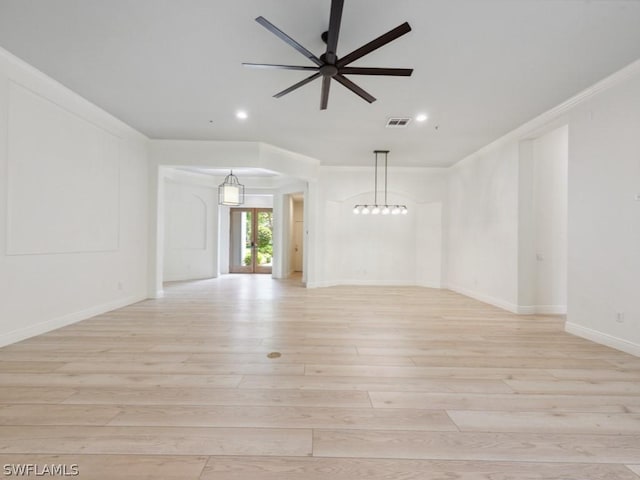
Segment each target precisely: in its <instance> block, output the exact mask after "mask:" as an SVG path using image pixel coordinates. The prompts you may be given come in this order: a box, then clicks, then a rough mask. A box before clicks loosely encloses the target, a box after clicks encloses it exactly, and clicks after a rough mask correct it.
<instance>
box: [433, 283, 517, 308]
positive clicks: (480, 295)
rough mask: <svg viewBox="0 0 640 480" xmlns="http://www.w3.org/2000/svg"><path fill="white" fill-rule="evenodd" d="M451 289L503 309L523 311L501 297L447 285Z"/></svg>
mask: <svg viewBox="0 0 640 480" xmlns="http://www.w3.org/2000/svg"><path fill="white" fill-rule="evenodd" d="M446 288H448V289H449V290H453V291H454V292H457V293H460V294H462V295H464V296H466V297H471V298H474V299H476V300H480V301H481V302H484V303H488V304H489V305H493V306H494V307H498V308H502V309H503V310H507V311H509V312H512V313H522V312H520V308H521V307H519V306H518V305H516V304H514V303H509V302H507V301H505V300H502V299H500V298H495V297H492V296H490V295H485V294H484V293H479V292H475V291H473V290H469V289H467V288H464V287H458V286H457V285H451V284H449V285H447V287H446Z"/></svg>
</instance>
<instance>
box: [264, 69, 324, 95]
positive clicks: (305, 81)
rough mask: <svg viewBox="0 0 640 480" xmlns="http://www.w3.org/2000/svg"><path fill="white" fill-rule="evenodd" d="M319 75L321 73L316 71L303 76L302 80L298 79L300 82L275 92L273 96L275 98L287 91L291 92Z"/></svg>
mask: <svg viewBox="0 0 640 480" xmlns="http://www.w3.org/2000/svg"><path fill="white" fill-rule="evenodd" d="M320 76H322V74H321V73H320V72H318V73H314V74H313V75H311V76H310V77H307V78H305V79H304V80H302V81H300V82H298V83H296V84H295V85H291V86H290V87H289V88H287V89H285V90H283V91H281V92H278V93H276V94H275V95H274V97H275V98H280V97H283V96H285V95H286V94H287V93H291V92H293V91H294V90H297V89H298V88H300V87H302V86H304V85H306V84H307V83H309V82H312V81H314V80H315V79H316V78H318V77H320Z"/></svg>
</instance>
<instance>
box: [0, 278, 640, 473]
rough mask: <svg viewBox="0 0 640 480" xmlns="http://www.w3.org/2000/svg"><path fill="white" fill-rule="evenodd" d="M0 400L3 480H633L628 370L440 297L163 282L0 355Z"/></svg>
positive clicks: (539, 325) (547, 321) (526, 323)
mask: <svg viewBox="0 0 640 480" xmlns="http://www.w3.org/2000/svg"><path fill="white" fill-rule="evenodd" d="M274 351H275V352H279V353H281V356H280V357H279V358H268V357H267V355H268V354H269V353H270V352H274ZM0 387H1V388H0V468H4V466H5V465H16V464H25V463H32V464H38V465H40V466H42V465H45V464H49V465H50V464H67V465H72V464H77V465H78V469H79V472H80V475H79V477H76V478H86V479H119V478H128V479H180V480H195V479H202V480H220V479H230V480H413V479H416V480H417V479H426V480H445V479H446V480H453V479H459V480H519V479H523V480H541V479H547V480H638V479H640V358H635V357H632V356H630V355H626V354H624V353H621V352H618V351H615V350H612V349H609V348H605V347H602V346H599V345H596V344H593V343H590V342H587V341H585V340H582V339H580V338H577V337H573V336H571V335H568V334H566V333H564V332H563V320H562V319H561V318H559V317H552V316H516V315H513V314H510V313H508V312H505V311H502V310H499V309H497V308H493V307H491V306H488V305H485V304H482V303H480V302H477V301H474V300H472V299H469V298H466V297H463V296H461V295H458V294H455V293H452V292H449V291H438V290H431V289H422V288H413V287H406V288H400V287H336V288H325V289H315V290H307V289H304V288H302V287H301V285H300V283H299V281H297V280H296V279H294V280H287V281H276V280H272V279H271V278H270V277H268V276H260V275H256V276H248V275H237V276H236V275H232V276H224V277H222V278H220V279H214V280H206V281H198V282H190V283H175V284H170V285H167V287H166V295H165V297H164V298H162V299H158V300H148V301H145V302H141V303H138V304H136V305H132V306H129V307H127V308H123V309H120V310H117V311H113V312H110V313H107V314H104V315H100V316H97V317H94V318H92V319H89V320H86V321H84V322H80V323H77V324H75V325H72V326H69V327H66V328H62V329H60V330H56V331H53V332H50V333H47V334H45V335H40V336H38V337H34V338H31V339H29V340H26V341H23V342H20V343H17V344H14V345H11V346H7V347H5V348H2V349H0ZM3 474H4V472H3V471H2V470H0V477H2V475H3Z"/></svg>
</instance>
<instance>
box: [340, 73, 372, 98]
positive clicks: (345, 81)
mask: <svg viewBox="0 0 640 480" xmlns="http://www.w3.org/2000/svg"><path fill="white" fill-rule="evenodd" d="M333 79H334V80H336V81H338V82H340V83H341V84H342V85H344V86H345V87H347V88H348V89H349V90H351V91H352V92H353V93H355V94H356V95H358V96H359V97H361V98H364V99H365V100H366V101H367V102H369V103H373V102H375V101H376V98H375V97H374V96H373V95H371V94H370V93H368V92H367V91H365V90H363V89H362V88H360V87H359V86H358V85H356V84H355V83H353V82H352V81H351V80H349V79H348V78H347V77H343V76H342V75H340V74H338V75H336V76H335V77H333Z"/></svg>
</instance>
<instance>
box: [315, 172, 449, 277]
mask: <svg viewBox="0 0 640 480" xmlns="http://www.w3.org/2000/svg"><path fill="white" fill-rule="evenodd" d="M373 185H374V182H373V168H339V167H331V168H322V169H321V174H320V179H319V181H318V183H317V185H316V186H315V187H316V191H317V194H316V195H317V198H315V201H314V209H315V210H314V212H313V214H314V215H315V223H314V224H313V230H314V231H315V232H317V234H316V235H315V237H314V239H315V240H314V241H315V242H316V245H315V248H312V249H311V250H310V252H311V253H312V255H313V256H314V257H315V258H314V259H313V261H314V262H315V265H316V274H317V276H315V277H314V278H313V279H312V280H310V281H309V286H311V287H314V286H326V285H339V284H372V285H424V286H429V287H439V286H440V283H441V278H442V248H441V245H442V227H441V224H442V220H441V205H442V202H443V201H444V198H445V195H446V171H444V170H442V169H392V168H390V169H389V192H388V194H389V199H388V200H389V203H392V204H396V203H399V204H406V205H407V207H408V209H409V214H408V215H406V216H404V215H397V216H396V215H385V216H382V215H378V216H374V215H368V216H365V215H354V214H353V207H354V205H355V204H365V203H369V204H370V203H373V197H374V192H373ZM382 190H383V189H382V188H380V187H379V196H378V200H379V203H382V201H383V200H382V199H383V197H382V193H381V192H382ZM312 200H313V198H312ZM307 203H308V202H305V205H306V204H307Z"/></svg>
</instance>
